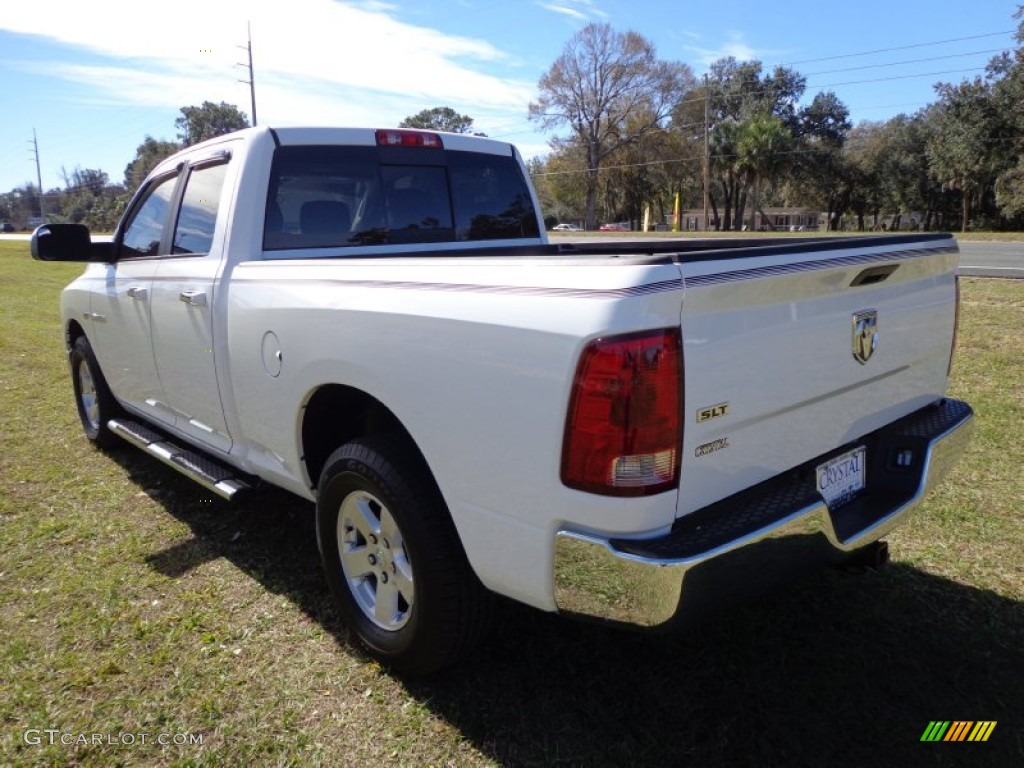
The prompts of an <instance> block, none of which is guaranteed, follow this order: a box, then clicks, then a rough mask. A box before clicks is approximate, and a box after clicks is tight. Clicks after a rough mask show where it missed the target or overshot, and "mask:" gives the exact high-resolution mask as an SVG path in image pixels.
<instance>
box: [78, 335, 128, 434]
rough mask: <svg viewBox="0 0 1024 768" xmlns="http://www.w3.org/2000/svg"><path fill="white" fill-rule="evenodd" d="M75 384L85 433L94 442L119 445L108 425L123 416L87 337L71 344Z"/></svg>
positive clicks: (79, 416)
mask: <svg viewBox="0 0 1024 768" xmlns="http://www.w3.org/2000/svg"><path fill="white" fill-rule="evenodd" d="M69 359H70V362H71V385H72V387H74V390H75V405H76V407H77V408H78V418H79V419H81V421H82V431H84V432H85V436H86V437H87V438H89V440H90V442H92V443H93V444H94V445H98V446H99V447H101V448H109V447H110V446H112V445H114V444H116V443H117V442H118V438H117V435H115V434H114V433H113V432H111V431H110V430H109V429H108V428H107V422H108V421H110V419H112V418H113V417H114V416H116V415H117V414H118V413H120V410H121V409H120V407H119V406H118V404H117V400H115V399H114V395H113V394H111V392H110V387H108V386H107V380H106V379H104V378H103V372H102V371H101V370H100V364H99V363H98V362H96V355H94V354H93V351H92V346H91V345H90V344H89V340H88V339H87V338H85V336H79V337H78V338H77V339H75V343H74V344H72V345H71V354H70V358H69Z"/></svg>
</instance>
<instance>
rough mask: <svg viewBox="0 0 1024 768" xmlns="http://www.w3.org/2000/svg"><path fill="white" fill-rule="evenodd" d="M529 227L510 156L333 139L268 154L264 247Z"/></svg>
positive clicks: (465, 235) (467, 236) (532, 217)
mask: <svg viewBox="0 0 1024 768" xmlns="http://www.w3.org/2000/svg"><path fill="white" fill-rule="evenodd" d="M539 236H540V235H539V232H538V228H537V216H536V213H535V211H534V208H533V201H532V198H531V197H530V191H529V188H528V187H527V184H526V180H525V179H524V178H523V175H522V173H521V172H520V168H519V164H518V163H517V162H516V161H515V159H514V158H513V157H512V156H511V155H509V156H499V155H488V154H478V153H474V152H460V151H454V150H423V149H395V148H383V149H380V148H377V147H337V146H314V147H279V148H278V149H277V150H276V151H275V154H274V164H273V170H272V172H271V180H270V191H269V195H268V197H267V210H266V217H265V224H264V233H263V247H264V250H268V251H274V250H287V249H294V248H325V247H338V246H342V247H345V246H348V247H353V246H361V245H386V244H389V243H394V244H410V243H446V242H461V241H473V240H510V239H519V238H536V237H539Z"/></svg>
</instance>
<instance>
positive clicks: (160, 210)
mask: <svg viewBox="0 0 1024 768" xmlns="http://www.w3.org/2000/svg"><path fill="white" fill-rule="evenodd" d="M177 181H178V177H177V176H168V177H167V178H165V179H161V180H159V181H157V182H155V183H154V184H153V186H152V187H150V189H149V191H148V192H147V193H146V197H145V198H144V199H143V201H142V203H141V204H140V205H139V206H138V207H137V208H136V209H135V211H134V213H133V214H132V218H131V221H129V222H128V225H127V226H126V227H125V230H124V236H123V237H122V238H121V257H122V258H129V259H131V258H138V257H140V256H156V255H157V254H158V253H159V252H160V240H161V238H162V237H163V234H164V225H165V224H166V223H167V214H168V211H169V210H170V208H171V199H172V197H173V195H174V186H175V184H176V183H177Z"/></svg>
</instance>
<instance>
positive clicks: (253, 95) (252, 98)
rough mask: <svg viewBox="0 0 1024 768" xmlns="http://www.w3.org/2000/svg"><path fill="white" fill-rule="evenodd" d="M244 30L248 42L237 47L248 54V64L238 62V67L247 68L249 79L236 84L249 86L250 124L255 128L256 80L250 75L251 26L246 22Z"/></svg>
mask: <svg viewBox="0 0 1024 768" xmlns="http://www.w3.org/2000/svg"><path fill="white" fill-rule="evenodd" d="M245 29H246V33H247V34H248V36H249V39H248V42H247V43H246V44H245V45H240V46H238V47H239V48H241V49H242V50H244V51H247V52H248V54H249V63H248V65H247V64H245V63H243V62H239V63H238V66H239V67H245V66H248V67H249V79H248V80H239V81H238V82H240V83H248V84H249V99H250V102H251V103H252V124H253V126H254V127H255V125H256V78H254V77H253V75H252V24H251V23H250V22H248V21H247V22H246V23H245Z"/></svg>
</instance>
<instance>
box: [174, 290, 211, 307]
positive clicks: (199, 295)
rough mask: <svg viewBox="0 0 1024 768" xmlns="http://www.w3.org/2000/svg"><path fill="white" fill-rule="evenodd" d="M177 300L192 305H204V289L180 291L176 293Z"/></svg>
mask: <svg viewBox="0 0 1024 768" xmlns="http://www.w3.org/2000/svg"><path fill="white" fill-rule="evenodd" d="M178 299H179V301H183V302H185V303H186V304H191V305H192V306H193V307H205V306H206V293H205V292H204V291H182V292H181V293H179V294H178Z"/></svg>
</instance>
